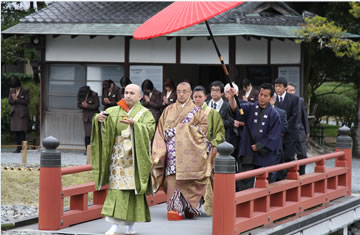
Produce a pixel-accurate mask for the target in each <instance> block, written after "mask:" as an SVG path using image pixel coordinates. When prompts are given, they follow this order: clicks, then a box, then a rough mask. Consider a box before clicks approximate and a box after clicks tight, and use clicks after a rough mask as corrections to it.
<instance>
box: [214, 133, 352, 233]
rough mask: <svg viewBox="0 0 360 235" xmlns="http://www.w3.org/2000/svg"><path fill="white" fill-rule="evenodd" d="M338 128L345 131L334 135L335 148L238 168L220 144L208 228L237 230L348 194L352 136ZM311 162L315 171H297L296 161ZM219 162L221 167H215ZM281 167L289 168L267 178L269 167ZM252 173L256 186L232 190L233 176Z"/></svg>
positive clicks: (263, 223) (237, 176) (233, 187)
mask: <svg viewBox="0 0 360 235" xmlns="http://www.w3.org/2000/svg"><path fill="white" fill-rule="evenodd" d="M341 130H342V129H340V134H343V136H339V137H338V139H337V152H336V153H330V154H325V155H321V156H316V157H311V158H307V159H303V160H299V161H294V162H288V163H284V164H279V165H275V166H270V167H265V168H260V169H256V170H252V171H247V172H243V173H238V174H235V173H234V169H231V168H227V166H231V161H230V160H231V159H230V158H226V157H224V156H223V157H222V156H221V147H220V148H219V147H218V150H219V149H220V151H219V152H220V157H218V158H217V159H216V160H215V161H216V162H215V178H214V202H213V231H212V234H213V235H229V234H232V235H233V234H239V233H241V232H244V231H247V230H250V229H253V228H256V227H258V226H261V225H265V224H269V223H272V222H274V221H276V220H278V219H281V218H284V217H287V216H289V215H292V214H297V213H299V212H302V211H304V210H306V209H309V208H312V207H315V206H317V205H321V204H323V203H326V202H329V201H331V200H334V199H336V198H340V197H344V196H349V195H351V167H352V151H351V138H350V137H349V136H348V135H347V134H348V133H349V131H350V129H348V128H347V129H343V130H342V131H341ZM346 137H347V138H346ZM344 140H345V141H344ZM224 147H225V148H226V146H225V145H224ZM225 153H227V150H225ZM329 159H335V166H334V167H330V168H327V167H326V165H325V162H326V161H327V160H329ZM310 163H315V164H316V166H315V169H314V172H313V173H308V174H305V175H301V176H300V175H299V173H298V170H299V167H300V166H301V165H306V164H310ZM217 165H218V166H219V167H218V169H220V170H218V171H220V172H221V173H217ZM284 169H288V174H287V179H285V180H282V181H279V182H274V183H271V184H269V182H268V180H267V178H268V175H269V173H271V172H276V171H280V170H284ZM226 171H228V173H226ZM250 177H256V183H255V187H254V188H251V189H247V190H243V191H240V192H235V182H236V181H237V180H242V179H246V178H250Z"/></svg>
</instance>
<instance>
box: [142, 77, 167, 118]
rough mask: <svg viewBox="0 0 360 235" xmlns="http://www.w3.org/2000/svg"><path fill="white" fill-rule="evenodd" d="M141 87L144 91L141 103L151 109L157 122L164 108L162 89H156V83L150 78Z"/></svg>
mask: <svg viewBox="0 0 360 235" xmlns="http://www.w3.org/2000/svg"><path fill="white" fill-rule="evenodd" d="M141 89H142V91H143V92H144V97H143V98H142V100H141V103H142V105H143V106H144V107H145V108H148V109H149V110H150V112H151V113H152V115H153V116H154V119H155V121H156V123H157V122H158V121H159V118H160V116H161V113H162V108H163V104H162V94H161V92H160V91H158V90H156V88H155V87H154V84H153V83H152V81H150V80H149V79H146V80H145V81H143V83H142V84H141Z"/></svg>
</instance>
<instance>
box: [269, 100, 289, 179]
mask: <svg viewBox="0 0 360 235" xmlns="http://www.w3.org/2000/svg"><path fill="white" fill-rule="evenodd" d="M275 102H276V98H275V96H274V97H273V98H272V99H271V100H270V104H271V105H272V106H273V108H274V109H275V110H276V111H277V112H278V113H279V116H280V122H281V140H280V148H279V152H278V154H277V159H276V164H279V163H281V154H282V151H283V150H282V149H283V146H282V143H283V139H284V135H285V134H286V132H287V131H288V122H287V115H286V111H285V110H283V109H281V108H279V107H276V106H275ZM281 179H282V171H277V172H273V173H272V174H271V176H270V180H269V183H272V182H275V181H278V180H281Z"/></svg>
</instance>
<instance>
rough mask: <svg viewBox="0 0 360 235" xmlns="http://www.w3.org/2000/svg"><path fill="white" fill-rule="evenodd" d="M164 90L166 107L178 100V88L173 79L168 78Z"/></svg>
mask: <svg viewBox="0 0 360 235" xmlns="http://www.w3.org/2000/svg"><path fill="white" fill-rule="evenodd" d="M163 87H164V90H163V105H164V109H165V107H166V106H168V105H170V104H173V103H175V102H176V98H177V96H176V90H175V84H174V82H173V80H170V79H168V80H166V81H165V82H164V85H163Z"/></svg>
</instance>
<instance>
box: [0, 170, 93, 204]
mask: <svg viewBox="0 0 360 235" xmlns="http://www.w3.org/2000/svg"><path fill="white" fill-rule="evenodd" d="M39 177H40V171H37V170H33V171H29V170H4V169H2V170H1V204H2V205H13V204H20V203H23V204H24V205H26V206H30V205H33V206H39ZM88 182H93V176H92V171H88V172H81V173H76V174H72V175H64V176H63V177H62V184H63V186H70V185H77V184H82V183H88ZM89 200H92V193H90V194H89ZM64 206H69V197H66V198H65V200H64Z"/></svg>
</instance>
